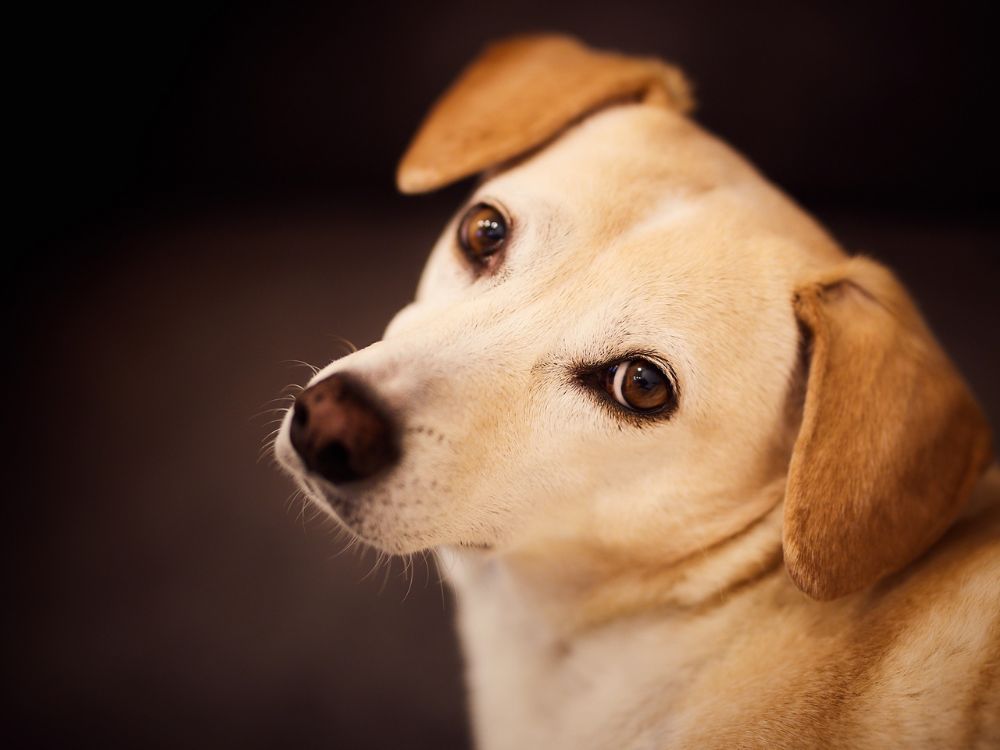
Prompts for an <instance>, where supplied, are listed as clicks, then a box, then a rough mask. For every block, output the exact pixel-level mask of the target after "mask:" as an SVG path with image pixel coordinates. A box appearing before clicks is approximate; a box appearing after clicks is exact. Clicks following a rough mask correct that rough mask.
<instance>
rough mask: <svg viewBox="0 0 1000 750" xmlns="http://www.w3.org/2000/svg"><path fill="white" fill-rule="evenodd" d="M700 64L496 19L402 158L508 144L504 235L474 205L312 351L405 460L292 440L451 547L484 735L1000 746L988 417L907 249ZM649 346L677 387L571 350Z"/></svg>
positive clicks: (463, 169) (436, 542)
mask: <svg viewBox="0 0 1000 750" xmlns="http://www.w3.org/2000/svg"><path fill="white" fill-rule="evenodd" d="M687 92H688V88H687V86H686V84H684V82H683V78H682V77H681V76H680V74H679V72H677V70H676V69H675V68H671V67H669V66H665V65H663V64H662V63H659V62H656V61H649V60H635V59H631V58H627V57H623V56H621V55H614V54H609V53H598V52H594V51H591V50H588V49H586V48H585V47H583V46H582V45H580V44H578V43H577V42H575V41H572V40H568V39H566V38H563V37H528V38H519V39H515V40H511V41H508V42H504V43H501V44H499V45H494V46H493V47H491V48H490V49H489V50H487V52H486V53H485V54H484V55H483V57H482V58H480V59H479V60H478V61H476V62H475V63H474V64H473V65H472V67H471V68H470V70H469V71H468V72H467V73H466V74H465V75H464V76H463V77H462V78H461V79H460V80H459V81H458V82H457V83H456V84H455V86H454V87H453V88H452V89H451V90H450V91H449V92H447V93H446V94H445V96H444V97H443V98H442V100H441V101H440V102H439V103H438V104H437V105H436V107H435V109H434V111H433V112H432V113H431V115H430V117H429V119H428V121H427V122H426V123H425V124H424V126H423V127H422V129H421V131H420V133H419V134H418V136H417V137H416V139H415V142H414V144H413V146H412V147H411V150H410V151H409V152H408V154H407V156H406V157H404V160H403V163H402V164H401V167H400V172H399V183H400V186H401V188H402V189H403V190H404V191H409V192H419V191H422V190H427V189H433V188H436V187H440V186H442V185H445V184H447V183H449V182H451V181H454V180H456V179H459V178H461V177H463V176H466V175H469V174H473V173H476V172H482V171H485V172H487V178H486V179H485V180H483V181H482V182H481V183H480V184H479V185H478V186H477V187H476V188H475V190H474V192H473V195H472V196H470V199H469V201H468V203H467V204H466V205H472V204H474V203H476V202H479V201H489V202H492V203H495V204H497V205H500V206H502V207H503V209H504V210H505V211H506V212H507V213H508V214H509V215H510V218H511V236H510V238H509V240H508V243H507V245H506V246H505V248H504V250H503V257H502V262H501V263H500V264H499V265H498V266H497V269H496V270H495V272H491V273H488V274H477V273H475V271H474V270H473V269H472V268H471V267H470V265H469V263H468V262H467V260H466V259H465V258H464V257H463V255H462V252H461V250H460V249H459V247H458V244H457V242H456V239H455V230H456V224H457V221H458V218H457V217H456V220H455V221H453V222H452V223H451V224H450V225H449V226H448V227H447V228H446V229H445V232H444V234H443V235H442V238H441V239H440V241H439V242H438V244H437V246H436V247H435V249H434V251H433V253H432V254H431V257H430V260H429V261H428V264H427V267H426V269H425V272H424V275H423V278H422V279H421V282H420V286H419V289H418V292H417V297H416V300H415V301H414V303H413V304H411V305H409V306H407V307H406V308H404V309H403V310H402V311H400V313H399V314H398V315H397V316H396V318H395V319H394V320H393V322H392V323H391V324H390V326H389V328H388V329H387V331H386V334H385V337H384V340H383V341H382V342H379V343H377V344H374V345H372V346H370V347H368V348H366V349H363V350H361V351H359V352H356V353H354V354H351V355H350V356H348V357H345V358H343V359H340V360H338V361H336V362H334V363H332V364H331V365H329V366H328V367H327V368H325V369H324V370H322V371H321V372H320V373H318V374H317V375H316V377H315V378H314V380H313V382H318V381H319V380H321V379H323V378H325V377H327V376H328V375H330V374H332V373H334V372H342V371H350V372H351V373H352V374H353V376H355V377H358V378H362V379H366V380H368V381H369V382H370V383H371V384H372V385H373V387H374V388H376V389H377V395H378V397H379V399H380V400H381V402H382V403H383V405H384V406H385V408H386V409H387V410H388V411H389V412H390V413H392V414H393V416H394V418H395V419H396V420H397V421H398V422H399V423H400V424H401V425H402V426H403V431H402V445H401V457H400V460H399V463H398V464H397V465H396V466H394V467H393V468H392V470H391V471H388V472H386V473H385V475H384V476H380V477H377V478H375V479H371V480H364V481H360V482H353V483H349V484H343V485H339V486H333V485H331V484H329V483H326V482H324V481H323V480H322V479H321V478H319V477H316V476H313V475H310V474H308V473H307V472H306V471H305V470H304V468H303V465H302V462H301V461H300V460H299V458H298V457H297V456H296V455H295V453H294V451H293V450H292V449H291V446H290V444H289V441H288V431H287V427H288V424H287V420H286V424H285V429H284V430H283V432H282V433H281V434H280V436H279V439H278V442H277V445H276V451H277V454H278V457H279V459H280V460H281V461H282V463H283V464H284V465H285V466H286V467H287V468H288V470H289V471H290V472H291V473H292V474H293V475H294V476H295V477H296V479H297V480H298V481H299V483H300V484H301V485H302V486H303V487H304V488H305V489H306V490H307V492H308V493H309V495H310V497H312V498H313V500H314V501H315V502H317V503H318V504H319V505H321V506H322V507H324V508H326V509H327V510H329V511H331V512H332V513H333V514H334V515H335V516H336V517H337V518H338V519H339V520H340V521H341V522H342V523H343V524H344V525H345V526H347V527H348V528H349V529H351V530H352V531H353V532H354V533H355V534H357V535H358V536H360V537H361V538H363V539H364V540H366V541H368V542H370V543H371V544H374V545H376V546H378V547H380V548H382V549H384V550H387V551H391V552H398V553H409V552H413V551H416V550H421V549H434V550H436V551H437V553H438V559H439V561H440V564H441V566H442V569H443V570H444V572H445V575H446V576H447V578H448V580H449V581H450V582H451V584H452V585H453V587H454V589H455V592H456V595H457V599H458V605H459V626H460V630H461V634H462V640H463V644H464V648H465V651H466V654H467V656H468V661H469V672H468V683H469V688H470V691H471V696H472V712H473V717H474V727H475V734H476V737H477V741H478V744H479V745H480V746H481V747H483V748H546V750H556V749H557V748H573V749H580V748H616V749H617V748H674V747H677V748H732V747H744V748H751V747H753V748H757V747H759V748H800V747H843V748H885V747H906V748H988V747H998V746H1000V591H998V581H1000V469H997V468H996V467H993V468H989V469H988V470H987V467H988V464H989V463H990V462H991V461H992V448H991V442H990V433H989V429H988V427H987V425H986V421H985V419H984V418H983V415H982V413H981V411H980V409H979V407H978V406H977V405H976V402H975V399H974V398H973V397H972V395H971V394H970V392H969V390H968V388H967V386H966V385H965V384H964V382H963V381H962V379H961V377H960V376H959V374H958V373H957V372H956V370H955V368H954V367H953V366H952V364H951V363H950V361H949V360H948V358H947V356H946V355H945V353H944V352H943V350H942V349H941V347H940V346H939V344H938V343H937V342H936V341H935V340H934V338H933V336H932V334H931V333H930V331H929V330H928V328H927V326H926V324H925V323H924V322H923V321H922V320H921V318H920V315H919V313H918V312H917V310H916V307H915V306H914V305H913V303H912V302H911V301H910V299H909V297H908V296H907V294H906V292H905V290H904V289H903V288H902V287H901V285H900V284H899V283H898V282H897V281H896V280H895V279H894V278H893V276H892V274H891V273H890V272H889V271H888V270H886V269H885V268H883V267H882V266H880V265H878V264H877V263H875V262H874V261H872V260H869V259H865V258H860V257H856V258H852V259H849V258H847V256H845V254H844V253H843V251H842V250H841V249H840V248H839V247H838V246H837V244H836V243H835V242H834V240H833V239H831V238H830V237H829V235H827V234H826V233H825V232H824V231H823V230H822V229H821V228H820V227H819V226H818V225H817V224H816V223H815V222H813V221H812V220H811V219H810V218H809V217H808V216H806V215H805V214H804V213H803V212H802V211H801V209H799V208H798V207H797V206H796V205H795V204H794V203H792V202H791V201H790V200H788V199H787V198H786V197H785V196H784V195H782V194H781V193H780V192H779V191H778V190H777V189H775V188H774V187H773V186H772V185H770V184H769V183H768V182H767V181H766V180H765V179H764V178H763V177H761V175H760V174H759V173H757V172H756V171H755V170H754V169H753V168H752V167H751V166H750V165H748V164H747V163H746V162H745V161H744V160H743V159H742V158H741V157H739V156H738V155H737V154H735V153H734V152H733V151H731V150H730V149H729V148H727V147H726V146H725V145H724V144H722V143H720V142H719V141H717V140H716V139H714V138H713V137H712V136H710V135H708V134H707V133H705V132H704V131H703V130H701V129H700V128H699V127H698V126H697V125H695V124H694V123H693V122H692V121H691V120H690V119H688V118H687V117H685V115H684V112H685V110H686V108H687V107H688V105H689V102H690V98H689V94H688V93H687ZM463 211H464V207H463ZM461 213H462V212H461V211H460V212H459V214H458V216H461ZM636 352H642V353H646V354H648V355H649V356H654V357H659V358H661V359H662V360H664V361H667V362H669V364H670V367H671V368H672V369H673V370H674V371H675V372H676V375H677V379H678V383H677V386H678V392H679V403H678V406H677V408H676V410H675V412H674V413H673V414H672V415H671V416H670V417H669V419H645V418H642V417H636V415H634V414H628V413H625V412H623V411H622V410H620V409H617V408H616V407H613V406H610V405H609V404H608V403H607V402H606V401H605V400H602V399H600V398H598V397H596V396H595V394H594V393H593V392H590V391H588V390H587V388H586V387H585V386H584V385H582V384H581V382H580V381H579V378H577V377H576V373H578V372H579V370H580V368H581V367H585V366H590V365H597V364H600V363H606V362H612V361H615V360H616V359H621V358H627V357H628V356H632V355H634V354H635V353H636ZM984 471H985V472H986V473H985V475H984Z"/></svg>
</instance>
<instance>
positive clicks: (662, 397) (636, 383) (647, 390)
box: [622, 362, 668, 409]
mask: <svg viewBox="0 0 1000 750" xmlns="http://www.w3.org/2000/svg"><path fill="white" fill-rule="evenodd" d="M622 395H624V396H625V398H626V400H627V401H628V402H629V405H630V406H632V407H633V408H635V409H657V408H659V407H661V406H663V405H664V404H665V403H666V401H667V396H668V394H667V385H666V382H665V381H664V379H663V375H662V374H661V373H660V371H659V370H658V369H657V368H656V367H650V366H644V365H643V364H642V363H640V362H633V363H632V364H631V366H630V367H629V370H628V372H626V373H625V382H624V383H622Z"/></svg>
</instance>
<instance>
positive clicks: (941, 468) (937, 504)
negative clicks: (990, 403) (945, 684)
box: [783, 258, 992, 599]
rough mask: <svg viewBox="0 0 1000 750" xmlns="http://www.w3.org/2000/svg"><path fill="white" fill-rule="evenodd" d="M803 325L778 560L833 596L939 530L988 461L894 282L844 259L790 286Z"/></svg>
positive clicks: (972, 419)
mask: <svg viewBox="0 0 1000 750" xmlns="http://www.w3.org/2000/svg"><path fill="white" fill-rule="evenodd" d="M795 311H796V314H797V316H798V318H799V321H800V322H801V324H802V325H803V326H804V327H805V328H806V329H808V331H809V332H810V333H811V339H812V341H811V348H812V352H811V359H810V365H809V377H808V385H807V388H806V397H805V405H804V409H803V418H802V426H801V428H800V432H799V436H798V439H797V440H796V443H795V447H794V450H793V454H792V460H791V465H790V467H789V475H788V485H787V490H786V496H785V510H784V513H785V516H784V532H783V536H784V539H783V543H784V553H785V564H786V567H787V568H788V572H789V574H790V575H791V577H792V579H793V580H794V581H795V583H796V585H797V586H798V587H799V588H800V589H802V590H803V591H804V592H806V593H807V594H809V595H810V596H812V597H814V598H816V599H833V598H836V597H838V596H843V595H845V594H848V593H851V592H853V591H857V590H859V589H862V588H864V587H866V586H869V585H871V584H872V583H874V582H875V581H877V580H878V579H879V578H881V577H882V576H884V575H886V574H888V573H891V572H894V571H897V570H899V569H900V568H902V567H903V566H904V565H906V564H907V563H908V562H910V561H911V560H913V559H914V558H915V557H917V556H918V555H919V554H920V553H922V552H923V551H924V550H925V549H927V547H929V546H930V545H931V544H932V543H933V542H934V541H936V540H937V539H938V537H940V536H941V534H943V533H944V531H945V529H947V527H948V526H949V525H950V524H951V522H952V521H953V520H954V518H955V516H956V515H957V513H958V512H959V510H960V509H961V508H962V506H963V505H964V503H965V502H966V500H967V498H968V496H969V493H970V492H971V491H972V488H973V486H974V485H975V483H976V481H977V479H978V478H979V476H980V475H981V474H982V472H983V471H984V470H985V468H986V467H987V465H988V464H989V462H990V461H991V459H992V447H991V438H990V430H989V426H988V425H987V423H986V419H985V417H984V416H983V414H982V412H981V411H980V409H979V406H978V405H977V404H976V402H975V399H974V398H973V397H972V394H971V393H970V392H969V390H968V388H967V387H966V385H965V383H964V382H963V381H962V378H961V377H960V376H959V374H958V373H957V372H956V370H955V368H954V366H953V365H952V363H951V362H950V361H949V360H948V357H947V356H946V355H945V353H944V352H943V351H942V350H941V347H940V346H939V345H938V343H937V342H936V341H935V340H934V337H933V336H932V334H931V332H930V331H929V330H928V329H927V326H926V325H925V324H924V322H923V320H922V319H921V317H920V314H919V313H918V312H917V310H916V308H915V307H914V305H913V303H912V302H911V301H910V299H909V297H908V296H907V294H906V291H905V290H904V289H903V288H902V286H901V285H900V284H899V282H897V281H896V279H895V278H894V277H893V276H892V274H891V273H890V272H889V271H888V270H886V269H885V268H883V267H882V266H880V265H878V264H877V263H874V262H873V261H870V260H867V259H864V258H854V259H852V260H850V261H847V262H846V263H845V264H844V265H842V266H840V267H838V268H836V269H834V270H832V271H830V272H827V273H825V274H824V275H823V276H822V277H821V278H818V279H815V280H813V281H811V282H810V283H808V284H805V285H803V286H801V287H800V288H799V290H798V292H797V294H796V296H795Z"/></svg>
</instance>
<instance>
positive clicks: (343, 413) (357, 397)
mask: <svg viewBox="0 0 1000 750" xmlns="http://www.w3.org/2000/svg"><path fill="white" fill-rule="evenodd" d="M290 437H291V439H292V447H294V448H295V450H296V451H297V452H298V454H299V455H300V456H301V457H302V460H303V461H304V462H305V464H306V468H308V469H309V470H310V471H313V472H315V473H317V474H319V475H320V476H321V477H323V478H324V479H327V480H329V481H331V482H337V483H340V482H350V481H353V480H356V479H366V478H368V477H370V476H373V475H374V474H376V473H378V472H379V471H380V470H381V469H384V468H385V467H387V466H389V465H390V464H392V463H393V462H394V461H395V460H396V458H397V456H398V449H397V446H396V441H395V436H394V434H393V429H392V425H391V423H390V422H389V420H388V419H387V418H386V417H385V415H384V414H383V413H382V412H381V411H380V410H379V409H378V408H377V406H376V405H375V403H374V402H373V400H372V399H371V397H370V396H369V395H368V394H367V393H366V392H365V391H364V390H363V389H362V388H361V386H360V385H359V384H358V383H357V382H356V381H354V380H352V379H351V378H350V377H349V376H347V375H345V374H344V373H336V374H334V375H331V376H330V377H328V378H326V379H325V380H321V381H320V382H318V383H316V384H315V385H312V386H310V387H309V388H307V389H306V390H304V391H303V392H302V393H301V394H299V397H298V398H297V399H296V400H295V406H294V408H293V412H292V424H291V435H290Z"/></svg>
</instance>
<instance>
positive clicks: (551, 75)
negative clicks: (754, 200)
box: [396, 36, 691, 193]
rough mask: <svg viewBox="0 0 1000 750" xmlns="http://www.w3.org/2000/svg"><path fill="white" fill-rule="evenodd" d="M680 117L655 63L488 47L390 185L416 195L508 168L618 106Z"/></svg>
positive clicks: (532, 45) (678, 89) (682, 92)
mask: <svg viewBox="0 0 1000 750" xmlns="http://www.w3.org/2000/svg"><path fill="white" fill-rule="evenodd" d="M628 100H636V101H645V102H649V103H655V104H660V105H662V106H667V107H673V108H675V109H678V110H680V111H685V112H686V111H687V110H688V109H690V107H691V97H690V93H689V89H688V85H687V83H686V82H685V80H684V76H683V75H682V74H681V72H680V71H679V70H678V69H677V68H674V67H672V66H670V65H666V64H664V63H662V62H660V61H659V60H653V59H645V58H635V57H624V56H622V55H617V54H614V53H610V52H598V51H596V50H591V49H588V48H586V47H584V46H583V45H582V44H580V43H579V42H577V41H576V40H574V39H571V38H569V37H565V36H524V37H515V38H513V39H508V40H505V41H502V42H498V43H496V44H493V45H491V46H489V47H487V49H486V50H485V51H484V52H483V53H482V54H481V55H480V56H479V57H478V58H477V59H476V60H475V61H474V62H473V63H472V64H471V65H470V66H469V67H468V68H466V70H465V72H464V73H462V75H461V76H460V77H459V79H458V80H457V81H456V82H455V83H454V84H452V86H451V88H450V89H448V91H446V92H445V94H444V95H443V96H442V97H441V98H440V99H439V100H438V102H437V103H436V104H435V105H434V107H433V109H432V110H431V112H430V114H429V115H428V116H427V118H426V119H425V120H424V123H423V125H421V127H420V130H419V131H418V132H417V135H416V136H415V137H414V139H413V142H412V143H411V144H410V147H409V149H408V150H407V152H406V154H405V155H404V156H403V159H402V161H401V162H400V165H399V171H398V172H397V175H396V183H397V185H398V187H399V189H400V190H401V191H403V192H404V193H422V192H427V191H429V190H436V189H437V188H440V187H444V186H445V185H448V184H450V183H452V182H455V181H456V180H460V179H462V178H463V177H468V176H470V175H473V174H476V173H478V172H482V171H483V170H485V169H489V168H490V167H494V166H496V165H498V164H502V163H504V162H507V161H509V160H511V159H513V158H515V157H517V156H520V155H521V154H523V153H525V152H526V151H529V150H531V149H533V148H535V147H537V146H540V145H542V144H543V143H545V142H547V141H549V140H550V139H552V138H554V137H555V136H556V135H557V134H558V133H559V132H560V131H562V130H563V129H564V128H566V127H567V126H568V125H570V124H572V123H573V122H575V121H576V120H579V119H580V118H581V117H583V116H585V115H587V114H589V113H591V112H594V111H595V110H597V109H600V108H601V107H604V106H607V105H609V104H612V103H615V102H620V101H628Z"/></svg>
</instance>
